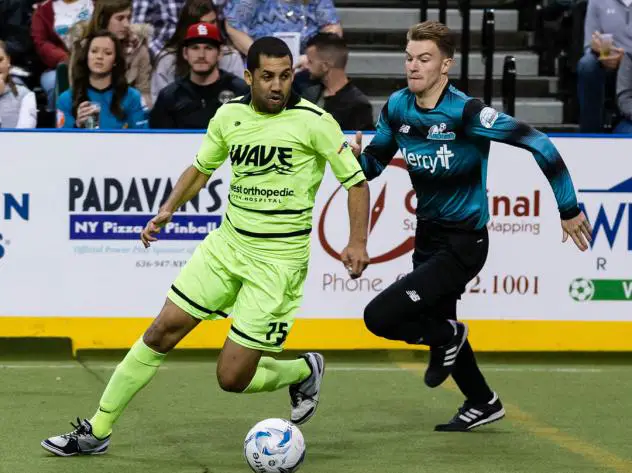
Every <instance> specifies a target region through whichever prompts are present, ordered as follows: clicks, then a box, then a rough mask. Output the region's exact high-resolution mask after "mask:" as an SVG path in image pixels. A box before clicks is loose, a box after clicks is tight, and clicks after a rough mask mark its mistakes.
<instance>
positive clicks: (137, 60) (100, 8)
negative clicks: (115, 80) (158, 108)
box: [70, 0, 152, 108]
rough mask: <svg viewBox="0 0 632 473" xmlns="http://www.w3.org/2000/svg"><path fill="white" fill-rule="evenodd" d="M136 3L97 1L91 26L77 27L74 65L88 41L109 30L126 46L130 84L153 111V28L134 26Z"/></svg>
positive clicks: (74, 33) (126, 62) (86, 24)
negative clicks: (100, 32) (97, 33)
mask: <svg viewBox="0 0 632 473" xmlns="http://www.w3.org/2000/svg"><path fill="white" fill-rule="evenodd" d="M131 16H132V0H97V1H96V3H95V8H94V13H93V14H92V19H91V20H90V21H89V22H81V23H77V24H76V25H75V26H74V27H73V31H72V33H71V35H72V36H73V51H72V57H71V61H70V63H71V64H74V62H75V60H76V56H77V55H78V52H79V51H80V50H81V47H82V44H84V43H85V38H86V37H87V36H89V35H91V34H94V33H96V32H97V31H102V30H108V31H109V32H110V33H112V34H114V35H115V36H116V37H117V38H118V40H119V41H120V42H121V43H122V45H123V50H124V52H125V65H126V71H127V72H126V77H127V83H128V84H129V85H131V86H132V87H134V88H135V89H137V90H138V91H139V92H140V93H141V94H142V96H143V100H144V101H145V105H146V106H147V107H148V108H151V104H152V98H151V73H152V66H151V58H150V56H149V47H148V43H149V39H150V37H151V34H152V27H151V26H150V25H133V24H131V23H130V19H131Z"/></svg>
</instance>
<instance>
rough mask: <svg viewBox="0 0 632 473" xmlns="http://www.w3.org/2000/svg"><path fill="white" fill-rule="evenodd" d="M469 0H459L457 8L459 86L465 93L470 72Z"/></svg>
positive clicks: (467, 89) (467, 88)
mask: <svg viewBox="0 0 632 473" xmlns="http://www.w3.org/2000/svg"><path fill="white" fill-rule="evenodd" d="M470 3H471V2H470V0H459V10H460V11H461V19H462V28H461V80H460V83H459V85H460V87H461V90H462V91H463V92H465V93H466V94H467V93H468V91H469V88H470V87H469V85H470V84H469V72H470V49H471V47H470V34H471V31H470V6H471V5H470Z"/></svg>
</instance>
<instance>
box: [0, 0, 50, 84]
mask: <svg viewBox="0 0 632 473" xmlns="http://www.w3.org/2000/svg"><path fill="white" fill-rule="evenodd" d="M35 1H36V0H2V1H0V40H2V41H4V43H5V47H6V53H7V54H8V55H9V56H10V57H11V58H12V61H11V64H12V66H13V68H14V73H15V72H16V69H17V68H19V69H20V70H21V72H23V74H20V76H21V77H22V78H23V80H24V82H26V83H27V84H28V85H29V87H35V86H36V85H39V75H40V74H41V72H42V70H41V67H42V66H41V62H40V61H39V59H38V57H37V53H36V52H35V46H34V44H33V38H31V17H32V14H33V5H34V4H35ZM35 81H37V82H35Z"/></svg>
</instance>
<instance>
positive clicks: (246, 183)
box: [194, 94, 365, 264]
mask: <svg viewBox="0 0 632 473" xmlns="http://www.w3.org/2000/svg"><path fill="white" fill-rule="evenodd" d="M227 157H230V160H231V168H232V178H231V183H230V192H229V197H228V209H227V211H226V214H225V216H224V222H223V223H222V225H221V227H220V230H219V231H221V232H223V234H224V235H225V236H226V237H227V238H228V239H229V241H232V242H233V243H235V244H237V245H238V247H239V248H240V249H241V250H242V251H244V252H245V253H248V254H250V255H251V256H253V257H256V258H260V259H262V260H265V261H271V262H285V263H290V264H291V263H299V264H305V263H306V262H307V260H308V259H309V245H310V238H309V234H310V232H311V229H312V228H311V227H312V208H313V207H314V200H315V197H316V191H317V190H318V187H319V186H320V183H321V181H322V179H323V175H324V172H325V165H326V163H327V162H329V164H330V165H331V168H332V170H333V172H334V174H335V176H336V178H337V179H338V181H339V182H340V183H341V184H342V185H343V186H344V187H345V188H346V189H348V188H349V187H351V186H353V185H355V184H357V183H359V182H362V181H363V180H364V179H365V177H364V174H363V173H362V169H361V168H360V165H359V164H358V162H357V160H356V159H355V157H354V156H353V153H352V152H351V149H350V147H349V145H348V144H347V141H346V139H345V136H344V134H343V133H342V131H341V130H340V126H339V125H338V123H337V122H336V121H335V120H334V119H333V117H332V116H331V115H330V114H328V113H326V112H324V111H323V110H322V109H321V108H319V107H317V106H316V105H314V104H312V103H311V102H308V101H307V100H302V99H301V98H300V97H298V96H297V95H294V94H292V96H291V97H290V99H289V100H288V104H287V105H286V107H285V109H283V111H281V112H280V113H278V114H275V115H270V114H264V113H258V112H256V111H255V109H254V108H253V107H252V105H251V104H250V95H246V96H244V97H241V98H238V99H235V100H232V101H230V102H227V103H226V104H224V105H223V106H222V107H221V108H220V109H219V110H218V111H217V113H216V115H215V116H214V117H213V119H212V120H211V121H210V123H209V126H208V130H207V133H206V136H205V137H204V142H203V143H202V146H201V147H200V150H199V152H198V154H197V156H196V159H195V162H194V166H195V167H196V168H197V169H198V170H199V171H200V172H202V173H204V174H211V173H212V172H213V171H215V170H216V169H217V168H218V167H219V166H221V165H222V163H223V162H224V161H225V160H226V158H227Z"/></svg>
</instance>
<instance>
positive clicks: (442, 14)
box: [439, 0, 448, 25]
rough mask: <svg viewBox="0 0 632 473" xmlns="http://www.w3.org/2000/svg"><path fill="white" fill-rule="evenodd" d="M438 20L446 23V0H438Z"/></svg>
mask: <svg viewBox="0 0 632 473" xmlns="http://www.w3.org/2000/svg"><path fill="white" fill-rule="evenodd" d="M439 21H440V22H441V23H443V24H444V25H447V24H448V0H439Z"/></svg>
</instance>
